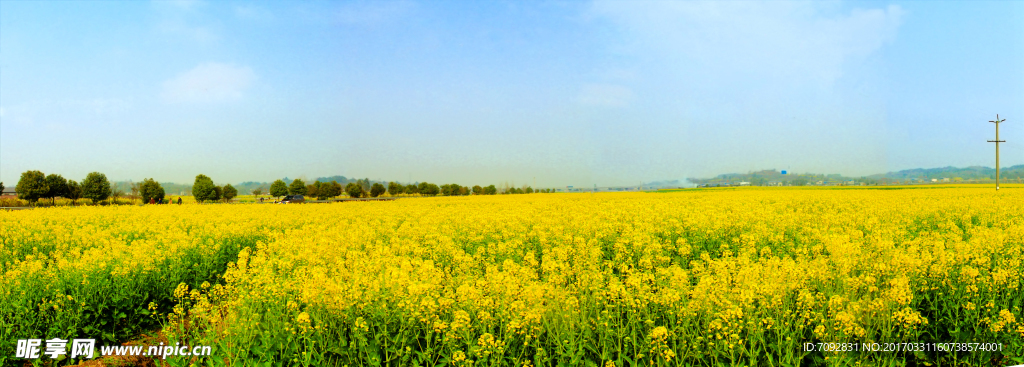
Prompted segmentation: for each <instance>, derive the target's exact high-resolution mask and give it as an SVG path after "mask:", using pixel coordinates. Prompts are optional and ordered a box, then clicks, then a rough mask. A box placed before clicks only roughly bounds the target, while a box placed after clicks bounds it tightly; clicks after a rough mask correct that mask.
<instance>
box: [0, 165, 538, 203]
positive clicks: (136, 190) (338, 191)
mask: <svg viewBox="0 0 1024 367" xmlns="http://www.w3.org/2000/svg"><path fill="white" fill-rule="evenodd" d="M340 177H342V178H344V176H340ZM3 188H4V186H3V182H0V191H2V190H3ZM15 190H16V191H17V193H18V198H19V199H21V200H26V201H28V202H30V203H32V204H35V203H37V202H38V201H39V200H40V199H49V200H50V203H51V204H55V203H56V198H58V197H60V198H65V199H69V200H71V203H72V205H74V204H76V203H77V201H78V200H79V199H89V200H91V201H92V203H93V204H98V203H101V202H103V201H104V200H107V199H111V198H113V199H116V198H119V197H121V196H124V195H125V193H124V192H123V191H122V190H121V189H119V188H114V187H112V185H111V183H110V181H109V180H107V176H106V175H104V174H102V173H99V172H92V173H89V174H88V175H86V177H85V178H84V179H82V181H80V182H79V181H74V180H67V179H65V178H64V177H62V176H61V175H59V174H50V175H45V174H43V173H42V172H40V171H36V170H31V171H25V172H24V173H22V174H21V179H20V180H19V181H18V184H17V187H16V188H15ZM129 190H130V191H131V196H130V197H131V198H132V200H133V201H134V199H135V198H136V197H138V198H141V199H142V203H151V202H152V203H162V202H164V201H165V199H167V193H166V191H165V190H164V187H163V186H162V185H161V184H160V183H159V182H157V181H156V180H154V179H152V178H146V179H144V180H143V181H142V182H141V183H129ZM263 191H264V188H263V186H260V187H257V188H255V189H252V193H253V195H256V196H259V195H262V194H263V193H264V192H263ZM539 192H545V193H546V192H554V190H553V189H544V190H534V189H533V188H532V187H529V186H523V187H522V188H516V187H509V186H508V185H507V184H506V185H504V186H503V187H502V188H500V189H499V188H498V187H496V186H495V185H488V186H486V187H481V186H480V185H476V186H473V187H472V188H470V187H467V186H462V185H459V184H454V183H452V184H444V185H440V186H438V185H437V184H433V183H429V182H418V183H411V184H407V185H403V184H401V183H398V182H393V181H392V182H388V183H387V186H385V185H384V184H383V183H381V182H371V181H370V179H369V178H366V179H357V180H354V181H350V182H348V183H347V184H346V185H344V186H342V184H340V183H338V181H337V180H331V181H329V182H326V181H320V180H316V181H315V182H313V183H311V184H306V183H305V182H304V181H303V180H302V179H294V180H292V182H291V183H286V182H285V180H283V179H280V180H276V181H274V182H273V183H272V184H271V185H270V188H269V190H267V194H270V195H271V196H274V197H282V196H287V195H304V196H309V197H315V198H316V199H318V200H326V199H330V198H334V197H338V196H341V195H347V196H348V197H350V198H365V197H374V198H375V197H380V196H381V195H385V194H387V195H390V196H403V195H406V196H409V195H419V196H438V195H441V196H465V195H497V194H532V193H539ZM191 193H192V196H193V197H194V198H195V200H196V201H197V202H199V203H204V202H215V201H223V202H228V201H230V200H231V199H234V198H235V197H237V196H238V190H237V189H235V187H233V186H232V185H231V184H225V185H223V186H218V185H215V184H214V182H213V179H211V178H210V177H209V176H206V175H204V174H199V175H197V176H196V178H195V181H194V182H193V184H192V187H191Z"/></svg>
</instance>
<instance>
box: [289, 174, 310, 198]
mask: <svg viewBox="0 0 1024 367" xmlns="http://www.w3.org/2000/svg"><path fill="white" fill-rule="evenodd" d="M288 193H290V194H292V195H305V194H306V183H304V182H302V180H300V179H297V178H296V179H295V181H292V184H291V185H288Z"/></svg>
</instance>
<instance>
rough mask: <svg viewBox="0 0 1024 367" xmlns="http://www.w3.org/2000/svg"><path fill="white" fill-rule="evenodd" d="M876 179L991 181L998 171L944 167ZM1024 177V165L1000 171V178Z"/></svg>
mask: <svg viewBox="0 0 1024 367" xmlns="http://www.w3.org/2000/svg"><path fill="white" fill-rule="evenodd" d="M869 177H875V178H883V177H884V178H890V179H897V180H907V179H917V178H920V179H929V180H930V179H933V178H939V179H942V178H950V179H953V178H957V177H959V178H961V179H964V180H991V179H995V178H996V169H995V168H990V167H982V166H970V167H965V168H957V167H942V168H914V169H908V170H902V171H899V172H888V173H884V174H877V175H872V176H869ZM1021 177H1024V164H1021V165H1016V166H1012V167H1005V168H1000V169H999V178H1007V179H1018V178H1021Z"/></svg>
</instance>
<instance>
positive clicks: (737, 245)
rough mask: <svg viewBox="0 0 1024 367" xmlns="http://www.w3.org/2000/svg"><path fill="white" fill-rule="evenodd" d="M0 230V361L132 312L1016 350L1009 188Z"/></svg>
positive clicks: (869, 353) (783, 345)
mask: <svg viewBox="0 0 1024 367" xmlns="http://www.w3.org/2000/svg"><path fill="white" fill-rule="evenodd" d="M0 240H2V247H0V264H2V266H3V269H2V270H3V278H2V280H0V297H3V298H4V301H3V305H2V307H0V311H2V314H0V340H3V341H4V344H3V345H2V346H0V361H2V360H4V358H7V361H8V362H7V363H11V361H13V362H14V363H18V361H16V360H13V358H11V356H13V355H14V353H13V348H14V345H13V344H12V343H10V342H7V341H9V340H16V339H20V338H29V337H46V338H50V337H61V338H81V337H96V338H101V339H104V340H107V341H109V342H111V343H113V342H120V341H124V340H126V339H129V338H131V337H133V336H135V335H137V334H138V333H140V332H142V331H147V330H154V329H161V330H162V331H163V333H164V334H165V335H167V336H168V337H169V338H170V339H171V340H172V342H180V343H183V344H188V345H204V344H209V345H212V346H213V347H214V353H213V356H211V357H209V358H207V359H205V360H189V359H187V358H177V359H174V358H169V359H168V360H167V362H169V363H172V364H179V365H188V364H189V363H190V362H196V363H205V364H210V365H221V364H223V363H224V362H227V363H228V364H229V365H231V366H249V365H264V363H266V362H270V363H271V364H272V365H303V366H321V365H328V366H345V365H348V366H363V365H391V366H414V365H418V366H435V365H445V366H451V365H460V366H469V365H478V366H480V365H486V366H549V365H582V366H639V365H658V366H693V365H698V366H702V365H703V366H719V365H729V366H796V365H831V366H849V365H866V366H873V365H911V364H913V365H923V364H924V363H929V364H931V365H990V364H995V365H1010V364H1017V363H1024V322H1022V320H1024V315H1022V305H1024V292H1022V289H1021V287H1022V280H1021V279H1022V277H1024V187H1014V186H1009V187H1004V189H1003V190H1001V191H1000V192H998V193H997V192H995V191H994V190H992V189H991V188H988V187H986V188H981V187H973V186H961V187H928V188H900V189H874V188H870V189H860V188H856V189H847V188H839V189H835V188H834V189H823V188H775V189H764V188H735V189H718V190H682V191H678V192H671V193H614V194H613V193H607V194H601V193H599V194H593V195H591V194H536V195H508V196H473V197H438V198H409V199H401V200H397V201H393V202H367V203H337V204H307V205H254V204H250V205H223V204H217V205H198V204H189V205H182V206H178V205H164V206H143V207H134V206H133V207H76V208H63V207H60V208H47V209H36V210H31V211H20V212H0ZM808 343H810V344H808ZM951 343H965V344H951ZM973 343H979V344H973ZM871 346H876V347H879V348H880V350H864V349H865V348H870V347H871ZM829 348H832V349H838V350H834V351H833V350H823V349H829ZM893 348H895V349H897V350H889V349H893ZM937 348H938V349H947V348H950V350H948V351H947V350H937ZM961 349H970V350H967V351H965V350H961Z"/></svg>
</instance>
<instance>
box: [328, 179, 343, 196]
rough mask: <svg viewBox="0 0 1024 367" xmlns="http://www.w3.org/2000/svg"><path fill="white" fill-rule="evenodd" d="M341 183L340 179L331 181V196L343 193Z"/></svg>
mask: <svg viewBox="0 0 1024 367" xmlns="http://www.w3.org/2000/svg"><path fill="white" fill-rule="evenodd" d="M341 191H342V190H341V184H340V183H338V181H331V197H335V196H340V195H341Z"/></svg>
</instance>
